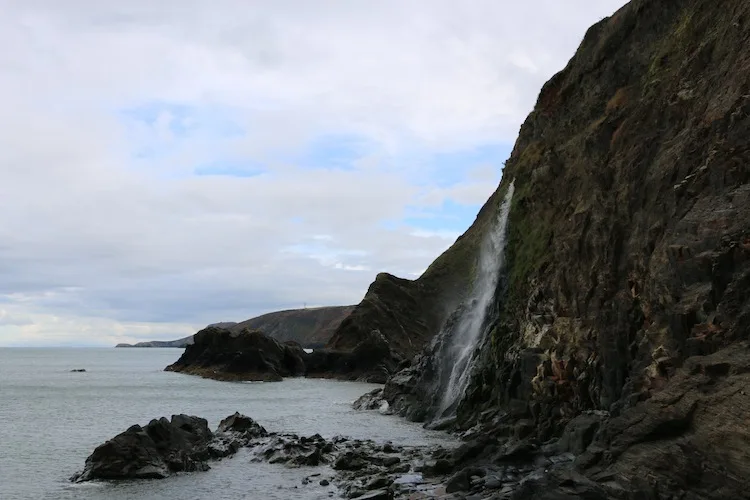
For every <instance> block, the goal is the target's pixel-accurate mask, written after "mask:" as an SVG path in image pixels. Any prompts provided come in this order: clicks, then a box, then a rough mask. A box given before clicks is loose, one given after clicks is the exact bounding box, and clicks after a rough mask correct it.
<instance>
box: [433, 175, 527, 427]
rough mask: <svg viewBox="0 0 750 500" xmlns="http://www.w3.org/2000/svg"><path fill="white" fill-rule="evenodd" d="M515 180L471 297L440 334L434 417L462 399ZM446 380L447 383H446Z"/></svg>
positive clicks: (499, 260)
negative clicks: (437, 387)
mask: <svg viewBox="0 0 750 500" xmlns="http://www.w3.org/2000/svg"><path fill="white" fill-rule="evenodd" d="M514 183H515V181H513V182H511V183H510V186H508V191H507V193H506V194H505V198H504V199H503V202H502V204H501V205H500V210H499V213H498V217H497V222H496V224H495V225H494V227H492V228H491V229H490V231H489V234H487V236H486V237H485V240H484V242H483V245H482V248H481V250H480V253H479V260H478V263H477V275H476V279H475V282H474V286H473V287H472V291H471V294H470V296H469V298H468V299H467V301H466V302H465V303H464V304H463V307H462V308H461V309H460V310H459V311H458V317H457V318H456V321H455V323H454V325H453V327H452V328H450V332H448V331H444V332H441V335H440V336H441V337H443V338H442V339H441V341H442V342H441V346H440V349H439V351H440V352H438V353H437V354H438V356H439V363H440V366H441V367H443V368H442V370H440V371H441V372H442V376H441V377H440V381H439V383H440V385H441V386H442V387H440V389H442V396H441V397H440V399H439V404H438V412H437V415H436V416H437V417H445V416H448V414H450V413H454V412H455V409H456V406H457V404H458V403H460V401H461V399H462V398H463V395H464V392H465V391H466V388H467V386H468V384H469V380H470V378H471V375H472V372H473V371H474V363H475V359H476V358H475V352H476V350H477V346H479V345H480V344H481V341H482V339H483V338H484V335H483V333H484V332H485V330H486V328H487V325H486V320H487V316H488V310H489V309H490V308H491V306H492V302H493V299H494V298H495V293H496V291H497V286H498V282H499V279H500V273H501V271H502V270H503V266H504V261H505V240H506V229H507V225H508V215H509V213H510V204H511V200H512V199H513V191H514ZM446 377H447V381H446V380H445V379H446Z"/></svg>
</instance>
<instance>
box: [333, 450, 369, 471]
mask: <svg viewBox="0 0 750 500" xmlns="http://www.w3.org/2000/svg"><path fill="white" fill-rule="evenodd" d="M365 465H366V463H365V461H364V460H363V459H362V457H361V456H360V455H358V454H356V453H354V452H351V451H348V452H346V453H345V454H343V455H341V456H340V457H338V458H337V459H336V462H335V463H334V464H333V469H334V470H360V469H362V468H363V467H364V466H365Z"/></svg>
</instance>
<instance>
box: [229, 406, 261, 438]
mask: <svg viewBox="0 0 750 500" xmlns="http://www.w3.org/2000/svg"><path fill="white" fill-rule="evenodd" d="M217 432H236V433H239V434H242V435H243V436H246V437H250V438H256V437H263V436H267V435H268V432H267V431H266V429H264V428H263V426H261V425H260V424H258V423H257V422H256V421H255V420H253V419H252V418H250V417H247V416H245V415H242V414H240V413H237V412H235V413H234V415H230V416H228V417H227V418H225V419H224V420H222V421H221V422H220V423H219V427H218V429H217Z"/></svg>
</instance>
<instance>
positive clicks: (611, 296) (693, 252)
mask: <svg viewBox="0 0 750 500" xmlns="http://www.w3.org/2000/svg"><path fill="white" fill-rule="evenodd" d="M749 15H750V5H748V4H747V3H746V2H744V1H727V2H723V3H722V4H721V7H720V8H719V7H718V6H717V4H716V3H715V2H710V1H698V0H693V1H690V0H681V1H674V2H673V1H667V0H650V1H647V0H635V1H633V2H631V3H630V4H629V5H627V6H626V7H624V8H623V9H621V10H620V11H619V12H617V13H616V14H615V15H613V16H612V17H611V18H609V19H606V20H604V21H602V22H600V23H599V24H597V25H595V26H594V27H592V28H591V29H590V30H589V31H588V33H587V34H586V36H585V39H584V41H583V43H582V45H581V47H580V49H579V50H578V52H577V54H576V55H575V57H574V58H573V59H572V60H571V61H570V63H569V64H568V66H567V67H566V68H565V69H564V70H563V71H562V72H560V73H559V74H558V75H556V76H555V77H554V78H552V80H550V81H549V82H548V83H547V84H546V85H545V86H544V88H543V89H542V92H541V94H540V96H539V100H538V102H537V105H536V108H535V109H534V111H533V113H532V114H531V115H530V116H529V117H528V119H527V120H526V122H525V123H524V125H523V127H522V129H521V132H520V136H519V139H518V142H517V143H516V146H515V148H514V151H513V153H512V155H511V158H510V160H509V161H508V162H507V165H506V170H505V173H504V178H505V180H504V182H508V181H509V180H510V179H511V178H515V180H516V196H515V198H514V207H513V209H512V211H511V222H510V226H509V230H510V235H509V245H508V248H507V259H508V270H509V275H508V279H509V293H508V296H507V297H506V298H504V299H502V300H504V310H503V315H502V318H501V319H502V324H501V325H499V326H498V328H497V329H496V330H495V332H494V334H493V337H492V347H493V349H492V352H490V353H487V354H491V356H488V359H487V363H486V367H487V370H486V372H485V374H484V377H485V378H484V380H483V381H482V380H481V379H480V380H478V381H477V384H476V385H475V391H476V392H475V394H474V399H475V400H476V401H477V403H476V404H479V401H482V400H484V401H491V402H493V403H494V402H500V401H509V400H511V399H514V398H521V399H524V400H527V401H529V402H533V403H534V404H537V405H541V406H545V408H536V409H535V410H536V411H539V412H542V413H545V412H547V413H549V415H550V416H551V415H554V414H562V415H573V414H575V413H577V412H579V411H581V410H584V409H597V408H598V409H610V407H611V406H612V405H613V404H614V403H616V402H617V401H621V402H622V401H623V398H628V401H635V400H637V399H644V398H647V397H648V396H649V395H650V394H652V393H653V392H654V391H658V390H660V389H661V388H662V387H664V385H665V384H666V383H668V381H669V379H670V378H671V377H672V376H673V375H674V373H675V370H677V369H678V368H679V367H680V366H681V365H682V363H683V360H684V359H685V358H686V357H688V356H691V355H698V354H709V353H712V352H714V351H716V350H717V349H719V348H721V347H723V346H727V345H730V344H732V343H733V342H735V341H737V340H741V339H743V338H745V337H746V336H747V334H748V325H749V324H750V309H749V308H748V297H749V296H750V265H749V263H748V261H749V257H750V185H748V181H750V147H749V145H748V140H747V137H748V132H749V131H750V81H749V77H750V39H749V38H748V36H750V17H748V16H749ZM509 354H512V355H509ZM483 382H484V383H483ZM547 399H549V401H550V404H549V405H546V404H545V403H543V401H545V400H547ZM476 404H474V405H470V407H468V408H467V411H468V410H469V409H470V408H471V409H473V408H474V407H476ZM480 406H481V405H480Z"/></svg>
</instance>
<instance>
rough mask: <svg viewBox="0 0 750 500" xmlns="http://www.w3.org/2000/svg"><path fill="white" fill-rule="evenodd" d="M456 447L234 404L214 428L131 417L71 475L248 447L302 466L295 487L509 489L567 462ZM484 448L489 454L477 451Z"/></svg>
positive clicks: (482, 494)
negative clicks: (381, 438) (345, 429)
mask: <svg viewBox="0 0 750 500" xmlns="http://www.w3.org/2000/svg"><path fill="white" fill-rule="evenodd" d="M466 437H467V439H468V440H467V441H466V442H464V443H463V444H461V445H460V446H457V447H456V448H453V449H451V448H446V447H443V446H427V447H417V446H400V445H397V444H394V443H391V442H385V443H376V442H374V441H370V440H355V439H349V438H347V437H343V436H336V437H333V438H330V439H325V438H323V437H322V436H320V435H318V434H316V435H313V436H299V435H296V434H291V433H275V432H268V431H266V429H264V428H263V427H262V426H261V425H260V424H258V423H257V422H255V421H254V420H253V419H251V418H249V417H247V416H245V415H241V414H239V413H235V414H234V415H230V416H228V417H227V418H225V419H224V420H222V421H221V423H220V424H219V426H218V428H217V429H216V431H213V432H212V431H211V430H210V429H209V428H208V424H207V421H206V420H205V419H202V418H200V417H196V416H189V415H173V416H172V417H171V419H167V418H165V417H162V418H160V419H154V420H152V421H151V422H149V423H148V424H147V425H145V426H139V425H134V426H132V427H130V428H128V429H127V430H126V431H125V432H122V433H121V434H118V435H117V436H115V437H114V438H112V439H111V440H109V441H107V442H105V443H104V444H102V445H100V446H98V447H97V448H96V449H95V450H94V452H93V453H92V454H91V455H90V456H89V457H88V458H87V459H86V464H85V467H84V469H83V470H82V471H81V472H79V473H77V474H75V475H74V476H73V477H71V478H70V480H71V481H73V482H77V483H80V482H87V481H94V480H109V481H116V480H133V479H163V478H166V477H169V476H171V475H174V474H178V473H185V472H201V471H207V470H209V469H210V467H211V466H210V463H211V462H215V461H218V460H221V459H223V458H226V457H230V456H232V455H234V454H236V453H237V452H238V451H239V450H241V449H247V450H248V451H249V456H250V462H259V461H264V462H268V463H271V464H278V465H279V466H284V467H294V468H305V469H309V472H310V473H309V474H306V475H305V478H304V479H303V481H302V485H301V487H304V486H306V485H311V484H317V485H320V486H331V485H332V486H334V487H335V489H336V492H334V491H333V490H331V491H330V495H331V496H333V495H336V494H337V493H338V495H339V496H340V497H343V498H361V499H370V500H372V499H399V498H404V499H405V498H408V499H413V500H417V499H428V498H438V499H445V500H449V499H459V498H470V499H485V498H486V499H490V498H491V499H511V498H524V497H522V496H518V495H519V492H520V493H522V492H523V491H524V488H525V485H526V484H527V483H528V482H529V481H534V480H538V479H539V478H541V477H543V476H544V475H547V474H549V473H550V471H557V470H560V471H563V470H567V469H568V466H569V464H570V463H571V462H572V460H573V458H574V457H573V454H572V453H570V452H568V451H560V450H561V449H562V448H555V447H547V448H545V449H544V450H540V451H539V452H538V453H535V452H533V451H532V450H531V449H530V448H528V447H524V446H518V445H517V444H515V445H511V444H506V445H504V446H503V445H500V444H499V443H498V442H497V441H496V440H494V439H493V438H492V437H490V436H489V435H487V434H478V435H474V436H466ZM488 449H492V450H495V451H496V452H497V456H496V460H495V461H494V462H490V461H486V460H484V461H483V460H481V459H479V457H480V456H486V455H487V451H488ZM248 467H250V468H251V467H252V465H251V463H250V464H248Z"/></svg>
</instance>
